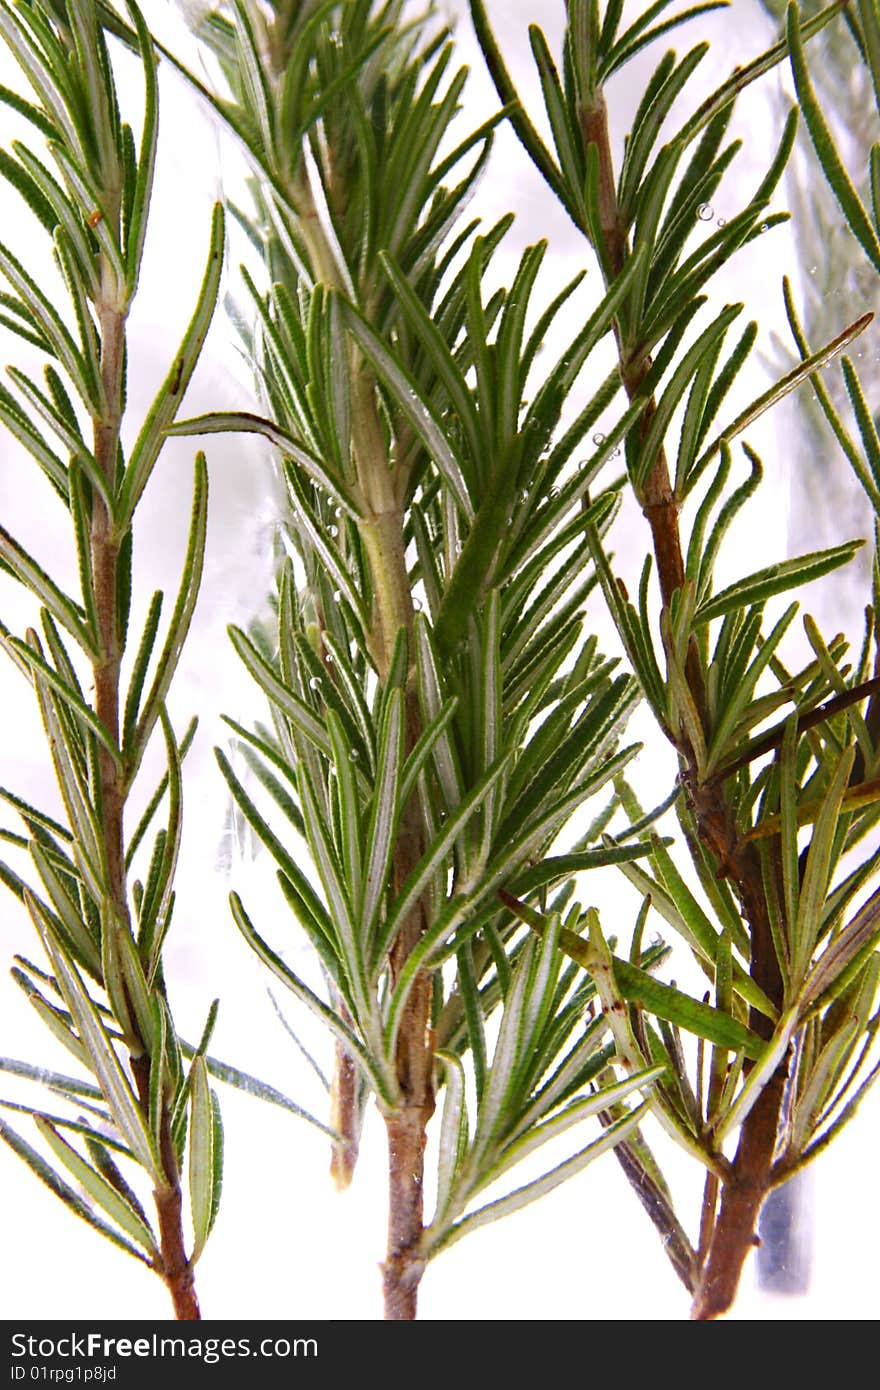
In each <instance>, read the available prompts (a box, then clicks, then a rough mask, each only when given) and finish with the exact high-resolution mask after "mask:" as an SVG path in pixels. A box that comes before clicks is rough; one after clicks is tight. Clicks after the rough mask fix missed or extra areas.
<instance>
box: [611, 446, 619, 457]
mask: <svg viewBox="0 0 880 1390" xmlns="http://www.w3.org/2000/svg"><path fill="white" fill-rule="evenodd" d="M611 457H612V458H613V459H619V458H620V445H619V444H618V446H617V448H616V449H612V451H611Z"/></svg>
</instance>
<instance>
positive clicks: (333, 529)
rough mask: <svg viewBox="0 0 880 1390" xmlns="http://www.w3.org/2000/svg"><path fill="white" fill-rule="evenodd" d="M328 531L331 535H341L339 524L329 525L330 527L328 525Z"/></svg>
mask: <svg viewBox="0 0 880 1390" xmlns="http://www.w3.org/2000/svg"><path fill="white" fill-rule="evenodd" d="M327 531H328V534H329V535H331V536H338V535H339V527H338V526H328V527H327Z"/></svg>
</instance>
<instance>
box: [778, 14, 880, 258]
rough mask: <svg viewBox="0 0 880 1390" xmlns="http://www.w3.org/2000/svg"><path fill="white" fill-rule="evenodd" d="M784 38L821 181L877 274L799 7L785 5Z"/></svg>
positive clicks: (868, 231) (877, 252)
mask: <svg viewBox="0 0 880 1390" xmlns="http://www.w3.org/2000/svg"><path fill="white" fill-rule="evenodd" d="M786 38H787V40H788V47H789V52H790V54H791V68H792V73H793V75H794V82H795V87H796V89H797V94H798V100H799V102H800V107H801V110H802V111H803V113H804V120H805V121H806V125H807V130H808V131H809V132H810V139H811V140H812V142H813V147H814V149H815V151H816V155H817V157H818V159H819V163H820V164H821V165H822V169H823V171H824V173H825V177H826V178H827V180H828V183H829V184H830V186H831V189H832V191H833V193H834V196H835V198H836V199H837V201H838V203H839V204H840V206H841V208H842V210H843V214H844V216H845V217H846V220H847V222H848V223H849V226H850V229H851V231H852V233H853V236H854V237H855V238H856V239H857V241H858V242H859V244H860V245H861V247H862V249H863V250H864V252H865V254H866V256H867V257H868V259H869V260H870V261H871V263H872V265H873V266H874V269H875V270H880V241H878V239H877V231H876V229H875V228H874V227H873V226H872V225H871V222H870V219H869V217H868V214H867V213H866V211H865V208H864V206H863V204H862V201H861V199H860V198H859V195H858V193H857V192H856V190H855V188H854V186H853V183H852V180H851V179H850V177H849V174H848V173H847V172H846V169H845V168H844V165H843V161H842V160H841V158H840V154H839V153H838V150H837V146H836V144H835V143H834V138H833V136H832V134H831V131H830V130H829V128H828V123H827V121H826V120H825V117H824V115H823V114H822V108H821V107H820V105H819V102H818V100H817V97H816V92H815V88H814V87H813V81H812V78H811V77H810V70H809V67H808V65H807V58H806V53H805V51H804V41H803V39H804V36H803V31H802V28H801V23H800V6H799V5H797V4H795V3H794V0H792V3H791V4H789V6H788V10H787V12H786Z"/></svg>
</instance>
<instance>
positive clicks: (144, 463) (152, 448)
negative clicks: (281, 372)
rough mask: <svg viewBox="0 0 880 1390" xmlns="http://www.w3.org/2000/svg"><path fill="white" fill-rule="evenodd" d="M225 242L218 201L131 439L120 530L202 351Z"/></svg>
mask: <svg viewBox="0 0 880 1390" xmlns="http://www.w3.org/2000/svg"><path fill="white" fill-rule="evenodd" d="M224 242H225V233H224V221H223V209H222V207H221V206H220V204H219V203H218V204H216V205H215V208H214V213H213V218H212V221H211V238H210V245H209V248H208V262H207V265H206V267H205V274H204V278H203V280H202V285H201V288H200V290H199V295H198V299H197V301H196V307H195V310H194V311H193V316H192V318H191V320H190V323H189V327H188V328H187V330H186V333H185V334H184V336H183V338H182V339H181V343H180V347H179V348H178V350H177V354H176V356H175V358H174V361H173V362H172V364H171V367H170V369H169V371H168V375H167V376H166V378H165V380H164V382H163V383H162V385H161V386H160V388H159V390H158V392H157V394H156V396H155V399H154V400H153V403H152V405H151V407H150V410H149V413H148V415H147V418H146V419H145V421H144V423H143V426H142V427H141V432H140V434H139V435H138V437H137V439H136V441H135V443H134V446H133V448H132V451H131V455H130V457H129V461H128V466H127V468H126V470H125V476H124V478H123V481H122V487H121V489H120V493H119V509H118V525H119V527H120V530H122V529H124V528H125V527H127V526H128V525H129V524H130V523H131V518H132V517H133V515H134V511H135V508H136V507H137V504H138V502H139V501H140V498H141V494H142V493H143V490H144V488H145V487H146V485H147V482H148V480H149V477H150V474H151V473H152V471H153V466H154V464H155V462H156V459H157V458H158V457H159V451H160V449H161V448H162V444H163V441H164V438H165V435H166V433H167V432H168V430H169V427H170V425H171V424H172V423H173V421H174V417H175V416H176V414H177V412H178V410H179V409H180V405H181V402H182V400H183V397H184V394H185V392H186V388H187V386H188V385H189V382H190V378H191V377H192V374H193V372H194V371H195V368H196V364H197V362H198V360H199V357H200V355H201V351H202V348H203V346H204V343H205V338H206V336H207V332H208V328H209V326H210V323H211V319H212V317H213V314H214V306H215V304H216V302H217V292H218V290H219V287H220V274H221V271H222V269H223V247H224Z"/></svg>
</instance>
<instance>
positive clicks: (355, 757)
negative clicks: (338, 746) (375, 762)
mask: <svg viewBox="0 0 880 1390" xmlns="http://www.w3.org/2000/svg"><path fill="white" fill-rule="evenodd" d="M359 757H360V753H359V752H358V751H357V749H356V748H352V750H351V752H350V753H349V755H348V761H349V762H350V763H356V762H357V760H358V758H359Z"/></svg>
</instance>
